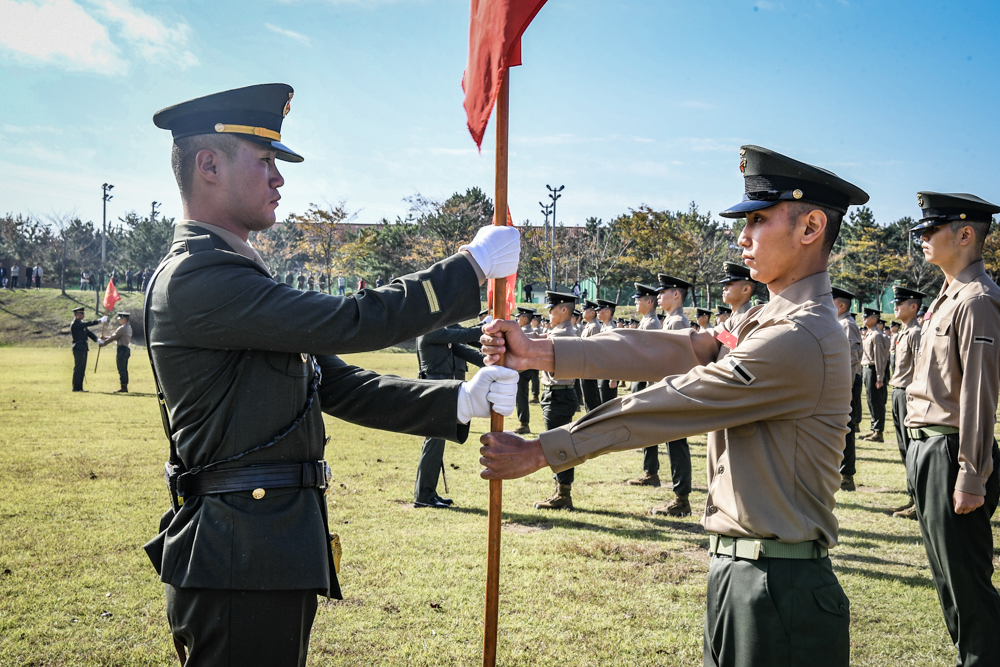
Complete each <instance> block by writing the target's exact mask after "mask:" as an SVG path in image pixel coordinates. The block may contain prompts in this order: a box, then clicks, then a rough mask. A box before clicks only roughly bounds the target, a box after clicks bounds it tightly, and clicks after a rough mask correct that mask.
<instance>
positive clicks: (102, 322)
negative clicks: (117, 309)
mask: <svg viewBox="0 0 1000 667" xmlns="http://www.w3.org/2000/svg"><path fill="white" fill-rule="evenodd" d="M97 321H98V322H100V323H101V324H105V323H106V322H107V321H108V316H107V315H104V316H103V317H101V319H99V320H97Z"/></svg>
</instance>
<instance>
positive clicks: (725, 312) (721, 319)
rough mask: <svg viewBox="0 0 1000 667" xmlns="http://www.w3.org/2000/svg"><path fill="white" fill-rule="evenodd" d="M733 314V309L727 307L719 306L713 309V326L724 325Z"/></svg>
mask: <svg viewBox="0 0 1000 667" xmlns="http://www.w3.org/2000/svg"><path fill="white" fill-rule="evenodd" d="M732 314H733V309H732V308H730V307H729V306H719V307H718V308H716V309H715V324H716V326H718V325H720V324H723V323H725V321H726V320H728V319H729V318H730V317H731V316H732Z"/></svg>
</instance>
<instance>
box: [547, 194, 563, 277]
mask: <svg viewBox="0 0 1000 667" xmlns="http://www.w3.org/2000/svg"><path fill="white" fill-rule="evenodd" d="M545 187H546V188H548V189H549V199H551V200H552V246H551V250H552V254H551V255H550V258H549V289H550V290H553V291H555V289H556V202H557V201H558V200H559V198H560V197H562V195H561V194H559V193H560V192H562V191H563V190H564V189H565V188H566V186H565V185H560V186H559V187H558V188H554V187H552V186H551V185H546V186H545Z"/></svg>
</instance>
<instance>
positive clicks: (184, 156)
mask: <svg viewBox="0 0 1000 667" xmlns="http://www.w3.org/2000/svg"><path fill="white" fill-rule="evenodd" d="M239 141H240V139H239V138H238V137H234V136H233V135H231V134H196V135H195V136H193V137H182V138H180V139H175V140H174V145H173V147H172V148H171V150H170V166H171V167H173V170H174V178H175V179H177V189H178V190H180V193H181V200H182V201H187V200H188V196H190V194H191V187H192V185H193V184H194V166H195V165H194V159H195V157H196V156H197V155H198V152H199V151H203V150H206V149H207V150H213V151H218V152H219V153H222V154H223V155H225V156H226V157H227V158H229V159H232V158H233V157H235V156H236V151H237V150H238V149H239Z"/></svg>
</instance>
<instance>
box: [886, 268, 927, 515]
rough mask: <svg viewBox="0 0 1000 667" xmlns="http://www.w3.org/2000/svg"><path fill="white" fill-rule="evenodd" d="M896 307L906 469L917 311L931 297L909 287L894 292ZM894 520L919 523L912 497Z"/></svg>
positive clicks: (899, 421) (898, 399) (900, 436)
mask: <svg viewBox="0 0 1000 667" xmlns="http://www.w3.org/2000/svg"><path fill="white" fill-rule="evenodd" d="M892 291H893V296H894V297H895V298H894V299H893V302H894V305H893V314H895V316H896V317H898V318H899V321H900V322H901V323H902V328H901V329H900V330H899V332H897V334H896V336H895V340H894V342H893V348H894V349H895V352H894V353H893V355H892V356H893V371H892V377H891V378H890V379H889V384H891V385H892V423H893V425H894V426H895V427H896V446H897V447H899V455H900V456H901V457H902V459H903V465H906V450H907V448H908V445H909V435H907V433H906V426H905V423H906V388H907V387H909V386H910V384H911V383H912V382H913V368H914V364H915V362H916V360H917V353H918V352H919V351H920V334H921V331H920V320H918V319H917V311H918V310H920V306H921V304H922V303H923V300H924V299H925V298H927V295H926V294H924V293H923V292H918V291H917V290H915V289H910V288H908V287H902V286H896V287H893V288H892ZM892 515H893V516H895V517H899V518H901V519H916V518H917V508H916V506H915V505H914V503H913V497H912V496H911V497H910V499H909V502H907V503H906V504H905V505H903V506H902V507H896V508H893V514H892Z"/></svg>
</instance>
